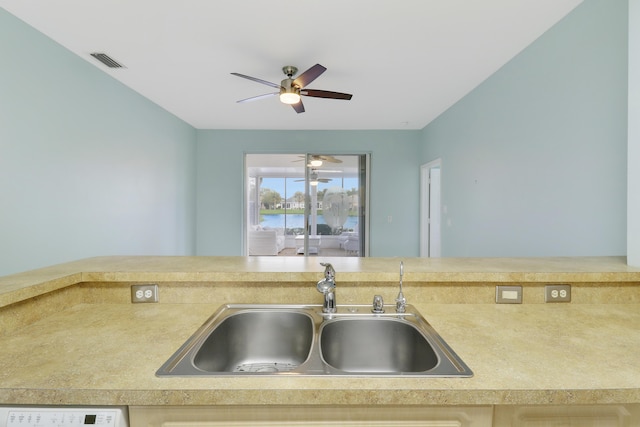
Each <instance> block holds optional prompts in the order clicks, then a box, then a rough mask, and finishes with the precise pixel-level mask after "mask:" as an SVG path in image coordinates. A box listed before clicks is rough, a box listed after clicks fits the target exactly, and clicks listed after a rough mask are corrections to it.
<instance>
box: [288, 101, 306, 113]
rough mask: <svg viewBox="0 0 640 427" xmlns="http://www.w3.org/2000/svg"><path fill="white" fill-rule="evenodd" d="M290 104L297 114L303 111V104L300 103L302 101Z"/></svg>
mask: <svg viewBox="0 0 640 427" xmlns="http://www.w3.org/2000/svg"><path fill="white" fill-rule="evenodd" d="M291 106H292V107H293V109H294V110H296V113H298V114H300V113H304V105H303V104H302V101H300V102H298V103H296V104H291Z"/></svg>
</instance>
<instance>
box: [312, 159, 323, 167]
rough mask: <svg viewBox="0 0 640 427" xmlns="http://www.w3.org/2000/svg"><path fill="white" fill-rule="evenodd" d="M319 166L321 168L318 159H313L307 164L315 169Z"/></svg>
mask: <svg viewBox="0 0 640 427" xmlns="http://www.w3.org/2000/svg"><path fill="white" fill-rule="evenodd" d="M319 166H322V160H320V159H314V160H311V161H310V162H309V167H312V168H317V167H319Z"/></svg>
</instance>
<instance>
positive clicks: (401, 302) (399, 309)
mask: <svg viewBox="0 0 640 427" xmlns="http://www.w3.org/2000/svg"><path fill="white" fill-rule="evenodd" d="M402 276H404V264H403V262H402V261H400V292H398V296H397V297H396V313H404V312H405V311H407V299H406V298H405V297H404V294H403V293H402Z"/></svg>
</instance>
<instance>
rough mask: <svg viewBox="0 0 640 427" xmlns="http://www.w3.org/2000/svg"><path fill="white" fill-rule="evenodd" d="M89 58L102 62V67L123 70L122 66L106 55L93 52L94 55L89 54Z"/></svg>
mask: <svg viewBox="0 0 640 427" xmlns="http://www.w3.org/2000/svg"><path fill="white" fill-rule="evenodd" d="M91 56H93V57H94V58H96V59H97V60H98V61H100V62H102V63H103V64H104V65H106V66H107V67H109V68H125V67H124V65H122V64H120V63H119V62H117V61H115V60H114V59H113V58H111V57H110V56H109V55H107V54H106V53H97V52H94V53H92V54H91Z"/></svg>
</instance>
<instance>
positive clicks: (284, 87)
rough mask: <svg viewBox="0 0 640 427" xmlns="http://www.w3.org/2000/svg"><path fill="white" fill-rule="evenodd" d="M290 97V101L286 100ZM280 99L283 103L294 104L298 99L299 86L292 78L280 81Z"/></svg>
mask: <svg viewBox="0 0 640 427" xmlns="http://www.w3.org/2000/svg"><path fill="white" fill-rule="evenodd" d="M288 99H291V102H288V101H287V100H288ZM280 100H281V101H282V102H284V103H285V104H295V103H297V102H299V101H300V87H298V86H296V85H294V84H293V79H290V78H289V79H284V80H282V82H280Z"/></svg>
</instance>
